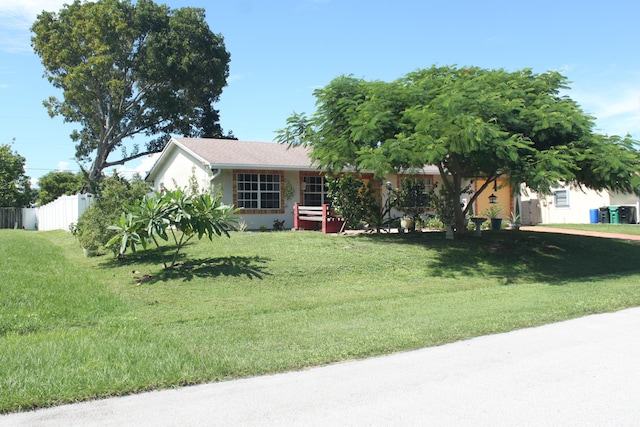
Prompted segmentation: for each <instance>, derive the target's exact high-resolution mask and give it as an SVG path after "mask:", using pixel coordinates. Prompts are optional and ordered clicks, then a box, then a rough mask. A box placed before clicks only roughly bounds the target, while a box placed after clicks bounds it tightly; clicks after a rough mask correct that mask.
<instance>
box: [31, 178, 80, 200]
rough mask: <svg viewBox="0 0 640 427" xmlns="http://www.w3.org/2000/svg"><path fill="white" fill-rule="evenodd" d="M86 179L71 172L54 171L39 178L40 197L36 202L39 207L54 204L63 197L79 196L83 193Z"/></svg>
mask: <svg viewBox="0 0 640 427" xmlns="http://www.w3.org/2000/svg"><path fill="white" fill-rule="evenodd" d="M83 183H84V177H83V176H82V174H81V173H73V172H69V171H53V172H49V173H46V174H44V175H42V176H41V177H40V178H38V188H39V190H38V197H37V199H36V202H37V203H38V205H39V206H43V205H46V204H47V203H49V202H53V201H54V200H56V199H57V198H58V197H60V196H62V195H65V194H67V195H71V194H77V193H79V192H80V191H82V187H83Z"/></svg>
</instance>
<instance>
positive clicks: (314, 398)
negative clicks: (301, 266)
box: [0, 308, 640, 426]
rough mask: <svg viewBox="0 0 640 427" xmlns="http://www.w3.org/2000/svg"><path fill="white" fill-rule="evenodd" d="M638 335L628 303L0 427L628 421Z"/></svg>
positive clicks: (639, 389) (639, 402) (17, 417)
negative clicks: (410, 348)
mask: <svg viewBox="0 0 640 427" xmlns="http://www.w3.org/2000/svg"><path fill="white" fill-rule="evenodd" d="M639 338H640V308H633V309H628V310H623V311H619V312H617V313H607V314H599V315H593V316H588V317H584V318H580V319H575V320H570V321H565V322H561V323H555V324H551V325H545V326H541V327H536V328H529V329H522V330H518V331H514V332H509V333H505V334H499V335H490V336H483V337H479V338H474V339H471V340H468V341H461V342H457V343H453V344H448V345H443V346H440V347H432V348H426V349H422V350H418V351H412V352H407V353H399V354H394V355H391V356H385V357H378V358H373V359H367V360H362V361H353V362H345V363H340V364H335V365H330V366H325V367H319V368H313V369H309V370H305V371H300V372H290V373H285V374H279V375H272V376H264V377H257V378H249V379H243V380H237V381H228V382H222V383H214V384H206V385H200V386H194V387H186V388H180V389H174V390H166V391H158V392H151V393H144V394H138V395H132V396H125V397H121V398H113V399H106V400H99V401H92V402H85V403H80V404H74V405H67V406H59V407H54V408H49V409H43V410H38V411H35V412H29V413H17V414H9V415H5V416H0V425H1V426H74V425H81V426H131V425H134V426H201V425H206V426H365V425H366V426H389V425H401V426H411V425H430V426H452V425H456V426H457V425H471V426H516V425H517V426H605V425H606V426H610V425H615V426H637V425H639V424H640V369H639V368H638V367H639V366H640V339H639ZM0 397H1V395H0Z"/></svg>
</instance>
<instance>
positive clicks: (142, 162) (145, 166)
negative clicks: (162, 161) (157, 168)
mask: <svg viewBox="0 0 640 427" xmlns="http://www.w3.org/2000/svg"><path fill="white" fill-rule="evenodd" d="M158 157H160V153H155V154H149V155H148V156H143V157H140V158H139V159H137V163H136V161H133V162H132V163H134V164H135V166H132V165H130V166H127V165H123V166H120V167H119V168H118V169H117V171H118V175H120V176H122V177H125V178H132V177H133V176H134V175H135V174H138V175H140V176H141V177H142V178H143V179H144V177H145V176H147V173H149V171H150V170H151V167H152V166H153V165H154V163H155V162H156V160H158Z"/></svg>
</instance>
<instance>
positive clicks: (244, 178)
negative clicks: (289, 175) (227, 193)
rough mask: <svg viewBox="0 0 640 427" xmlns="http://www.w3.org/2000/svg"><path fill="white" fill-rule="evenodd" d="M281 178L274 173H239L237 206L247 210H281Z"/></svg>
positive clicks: (237, 178) (237, 177)
mask: <svg viewBox="0 0 640 427" xmlns="http://www.w3.org/2000/svg"><path fill="white" fill-rule="evenodd" d="M280 181H281V176H280V175H279V174H273V173H238V174H237V176H236V192H237V193H236V194H237V206H238V207H239V208H245V209H253V210H256V209H265V210H279V209H280V200H281V196H280V189H281V184H280Z"/></svg>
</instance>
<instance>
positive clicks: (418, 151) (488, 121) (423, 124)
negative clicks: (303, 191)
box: [277, 66, 640, 231]
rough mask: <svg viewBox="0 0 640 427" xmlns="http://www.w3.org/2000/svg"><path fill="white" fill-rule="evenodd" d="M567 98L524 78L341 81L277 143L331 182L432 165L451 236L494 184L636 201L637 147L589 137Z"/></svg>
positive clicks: (590, 124) (500, 73)
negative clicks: (333, 177) (567, 188)
mask: <svg viewBox="0 0 640 427" xmlns="http://www.w3.org/2000/svg"><path fill="white" fill-rule="evenodd" d="M567 88H568V84H567V79H566V78H565V77H564V76H562V75H560V74H558V73H556V72H548V73H542V74H536V73H533V72H532V71H531V70H529V69H525V70H520V71H515V72H507V71H505V70H501V69H500V70H487V69H482V68H478V67H463V68H458V67H435V66H434V67H431V68H428V69H424V70H418V71H415V72H412V73H409V74H407V75H406V76H404V77H403V78H401V79H398V80H396V81H393V82H388V83H387V82H380V81H371V82H369V81H364V80H362V79H356V78H353V77H350V76H341V77H338V78H336V79H334V80H333V81H332V82H330V83H329V84H328V85H327V86H326V87H324V88H322V89H318V90H316V91H315V92H314V95H315V96H316V98H317V105H318V109H317V111H316V112H315V113H314V114H313V115H312V116H311V117H310V118H307V117H306V116H305V115H304V114H294V115H293V116H291V117H290V118H289V119H288V120H287V127H286V128H285V129H283V130H281V131H279V133H278V136H277V140H278V141H279V142H281V143H287V144H292V145H299V144H304V145H309V146H311V148H312V157H313V159H314V161H315V162H316V164H317V165H318V166H320V167H321V168H324V169H328V170H330V171H334V172H336V171H339V170H342V169H344V168H354V169H355V170H358V171H362V170H368V171H373V172H375V173H376V174H377V175H378V176H380V177H382V176H384V175H385V174H386V173H389V172H400V171H410V170H412V169H420V168H422V167H423V166H424V165H435V166H437V167H438V169H439V171H440V176H441V180H442V182H443V185H444V187H445V190H446V191H445V193H446V194H447V197H450V198H451V203H452V205H453V206H454V210H455V212H454V214H455V225H456V229H457V230H461V231H463V230H464V218H465V214H466V213H467V210H468V207H469V206H471V205H472V203H473V202H474V201H475V199H476V198H477V197H478V196H479V195H480V194H481V193H482V192H483V191H484V190H485V188H487V187H489V186H490V185H491V184H492V183H494V182H497V180H498V178H499V177H502V176H505V177H507V178H508V179H509V180H511V182H512V183H514V184H516V185H517V184H520V183H525V184H527V185H528V186H529V187H530V188H532V189H533V190H536V191H539V192H543V193H544V192H548V191H549V190H550V188H551V187H552V186H554V185H557V183H558V182H559V181H563V182H567V183H574V184H577V185H583V186H585V187H588V188H592V189H596V190H602V189H609V190H613V191H624V192H635V193H640V155H639V153H638V151H637V142H636V141H634V140H633V139H631V138H630V137H629V136H626V137H618V136H606V135H600V134H596V133H595V132H594V131H593V128H594V121H593V118H592V117H590V116H588V115H587V114H585V113H584V112H583V111H582V110H581V108H580V107H579V106H578V104H577V103H576V102H574V101H573V100H572V99H571V98H569V97H568V96H563V95H561V91H562V90H564V89H567ZM474 178H483V179H484V182H485V184H484V185H483V186H482V187H481V188H480V189H479V190H478V191H476V192H475V193H474V194H472V195H471V198H470V200H469V203H468V205H467V207H466V208H465V207H463V206H461V205H460V196H461V194H462V193H463V191H465V187H466V182H465V181H466V180H469V179H474Z"/></svg>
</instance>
